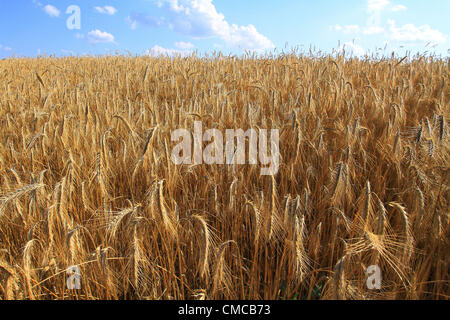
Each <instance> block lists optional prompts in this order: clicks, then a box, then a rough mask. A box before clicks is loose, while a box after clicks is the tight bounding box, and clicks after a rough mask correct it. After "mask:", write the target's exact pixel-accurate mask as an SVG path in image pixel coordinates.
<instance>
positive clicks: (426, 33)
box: [388, 20, 446, 43]
mask: <svg viewBox="0 0 450 320" xmlns="http://www.w3.org/2000/svg"><path fill="white" fill-rule="evenodd" d="M388 24H389V34H390V38H391V39H392V40H396V41H405V42H417V41H421V42H434V43H444V42H445V41H446V36H445V35H444V34H443V33H442V32H440V31H439V30H436V29H432V28H431V27H430V26H429V25H423V26H420V27H416V26H415V25H413V24H405V25H403V26H401V27H397V26H396V23H395V21H394V20H388Z"/></svg>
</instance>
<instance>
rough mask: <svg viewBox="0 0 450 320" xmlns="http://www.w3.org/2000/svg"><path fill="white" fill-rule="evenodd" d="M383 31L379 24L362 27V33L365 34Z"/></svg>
mask: <svg viewBox="0 0 450 320" xmlns="http://www.w3.org/2000/svg"><path fill="white" fill-rule="evenodd" d="M383 32H384V28H383V27H381V26H377V25H373V26H367V27H365V28H364V29H363V33H364V34H366V35H374V34H381V33H383Z"/></svg>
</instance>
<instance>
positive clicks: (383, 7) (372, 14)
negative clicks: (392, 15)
mask: <svg viewBox="0 0 450 320" xmlns="http://www.w3.org/2000/svg"><path fill="white" fill-rule="evenodd" d="M404 10H407V7H406V6H404V5H402V4H397V5H393V4H392V3H391V1H390V0H367V13H368V18H367V21H366V25H365V26H358V25H346V26H341V25H335V26H331V27H330V30H333V31H338V32H342V33H344V34H358V33H362V34H364V35H381V34H383V35H384V37H385V38H386V39H389V40H392V41H397V42H409V43H410V44H411V43H413V42H432V43H436V44H441V43H444V42H445V41H446V38H447V36H446V35H444V34H443V33H442V32H440V31H439V30H436V29H432V28H431V27H430V26H429V25H422V26H415V25H414V24H405V25H403V26H401V27H397V26H396V23H395V21H394V20H387V24H386V23H383V24H382V23H381V14H382V13H383V12H399V11H404ZM352 45H353V46H354V44H352ZM347 46H349V47H350V44H349V43H347ZM354 49H355V50H356V51H360V50H359V48H354Z"/></svg>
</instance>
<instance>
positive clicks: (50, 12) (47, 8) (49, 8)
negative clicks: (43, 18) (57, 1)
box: [44, 4, 61, 17]
mask: <svg viewBox="0 0 450 320" xmlns="http://www.w3.org/2000/svg"><path fill="white" fill-rule="evenodd" d="M44 12H45V13H46V14H48V15H49V16H50V17H59V14H60V13H61V12H60V11H59V10H58V9H57V8H55V7H54V6H52V5H51V4H48V5H46V6H44Z"/></svg>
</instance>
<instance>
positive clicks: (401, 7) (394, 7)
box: [391, 4, 408, 12]
mask: <svg viewBox="0 0 450 320" xmlns="http://www.w3.org/2000/svg"><path fill="white" fill-rule="evenodd" d="M407 9H408V8H407V7H406V6H404V5H402V4H397V5H395V6H393V7H392V8H391V11H393V12H398V11H405V10H407Z"/></svg>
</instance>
